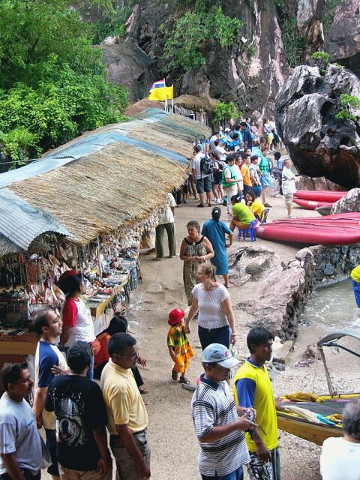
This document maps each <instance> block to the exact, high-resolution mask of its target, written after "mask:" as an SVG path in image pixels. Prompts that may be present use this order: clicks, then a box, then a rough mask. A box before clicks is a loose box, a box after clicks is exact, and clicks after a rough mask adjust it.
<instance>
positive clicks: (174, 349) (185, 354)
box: [167, 308, 194, 383]
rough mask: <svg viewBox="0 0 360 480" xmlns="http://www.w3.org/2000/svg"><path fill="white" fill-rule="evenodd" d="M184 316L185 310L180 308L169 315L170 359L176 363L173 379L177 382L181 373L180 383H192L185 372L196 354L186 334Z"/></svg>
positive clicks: (168, 343)
mask: <svg viewBox="0 0 360 480" xmlns="http://www.w3.org/2000/svg"><path fill="white" fill-rule="evenodd" d="M184 315H185V312H184V310H179V309H178V308H174V309H173V310H171V312H170V313H169V320H168V324H169V325H170V328H169V332H168V336H167V345H168V348H169V353H170V357H171V358H172V359H173V361H174V367H173V369H172V372H171V377H172V379H173V380H177V379H178V374H179V373H180V380H179V382H180V383H190V382H189V380H188V379H187V378H186V377H185V371H186V369H187V368H188V366H189V365H190V358H191V357H193V356H194V352H193V350H192V348H191V345H190V343H189V340H188V338H187V336H186V333H185V326H184V323H183V318H184Z"/></svg>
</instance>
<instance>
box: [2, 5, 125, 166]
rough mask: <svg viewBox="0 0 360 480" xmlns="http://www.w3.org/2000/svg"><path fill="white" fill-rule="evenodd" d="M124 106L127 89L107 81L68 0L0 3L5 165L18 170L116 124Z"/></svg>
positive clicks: (98, 54) (96, 51)
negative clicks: (47, 152)
mask: <svg viewBox="0 0 360 480" xmlns="http://www.w3.org/2000/svg"><path fill="white" fill-rule="evenodd" d="M88 1H92V2H95V3H96V2H98V1H99V0H88ZM126 103H127V92H126V90H125V89H124V88H123V87H121V86H114V85H111V84H109V83H107V81H106V76H105V68H104V65H103V63H102V59H101V50H100V49H99V48H94V47H93V46H92V44H91V38H90V30H89V28H88V25H87V24H86V23H84V22H83V21H82V19H81V17H80V16H79V14H78V13H77V12H76V11H75V10H74V9H73V8H72V5H71V2H70V0H36V1H24V0H3V1H2V2H1V3H0V132H1V139H0V144H1V148H2V152H3V153H5V155H7V158H8V161H13V162H14V165H18V164H21V163H22V162H24V161H25V160H26V159H29V158H34V157H37V156H39V155H40V154H41V152H42V151H44V150H47V149H49V148H54V147H57V146H58V145H60V144H62V143H64V142H67V141H69V140H70V139H71V138H73V137H74V136H76V135H78V134H80V133H81V132H83V131H86V130H92V129H94V128H97V127H99V126H101V125H104V124H106V123H113V122H118V121H121V119H122V118H124V112H125V108H126Z"/></svg>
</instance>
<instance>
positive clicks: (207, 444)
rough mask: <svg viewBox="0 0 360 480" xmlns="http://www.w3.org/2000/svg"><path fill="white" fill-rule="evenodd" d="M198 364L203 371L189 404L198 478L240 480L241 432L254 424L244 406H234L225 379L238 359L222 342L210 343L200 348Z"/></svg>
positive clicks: (244, 451) (246, 458)
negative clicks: (198, 445) (201, 353)
mask: <svg viewBox="0 0 360 480" xmlns="http://www.w3.org/2000/svg"><path fill="white" fill-rule="evenodd" d="M202 364H203V367H204V370H205V373H204V374H202V375H201V377H200V382H199V385H198V388H197V389H196V391H195V393H194V396H193V399H192V403H191V407H192V416H193V421H194V425H195V432H196V435H197V437H198V439H199V444H200V453H199V457H198V464H199V470H200V473H201V476H202V479H203V480H242V478H243V469H242V466H243V465H244V464H247V463H248V462H249V461H250V457H249V452H248V449H247V446H246V441H245V435H244V431H247V430H249V429H252V428H254V427H255V426H256V425H255V424H254V423H252V422H251V421H250V420H249V419H248V418H247V417H246V416H247V414H248V413H249V412H248V411H247V410H246V409H243V408H242V407H236V406H235V402H234V397H233V395H232V393H231V391H230V389H229V386H228V384H227V382H226V380H228V378H229V374H230V369H231V368H232V367H234V366H236V365H237V364H238V361H237V359H236V358H234V357H232V355H231V352H230V351H229V350H228V349H227V348H226V347H225V346H224V345H220V344H218V343H212V344H211V345H209V346H208V347H206V348H205V350H204V351H203V355H202Z"/></svg>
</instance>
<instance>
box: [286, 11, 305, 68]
mask: <svg viewBox="0 0 360 480" xmlns="http://www.w3.org/2000/svg"><path fill="white" fill-rule="evenodd" d="M280 26H281V29H282V34H283V42H284V51H285V55H286V58H287V61H288V63H289V65H290V67H293V68H294V67H296V66H297V65H300V64H301V63H302V60H303V56H304V53H305V48H306V36H305V35H302V34H300V33H299V31H298V29H297V21H296V18H289V17H287V16H285V15H284V16H283V18H282V20H281V21H280Z"/></svg>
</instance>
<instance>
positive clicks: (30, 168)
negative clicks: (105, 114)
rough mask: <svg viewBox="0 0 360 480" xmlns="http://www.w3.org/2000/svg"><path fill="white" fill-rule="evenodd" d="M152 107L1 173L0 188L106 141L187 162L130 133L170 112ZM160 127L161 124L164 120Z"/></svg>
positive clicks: (97, 148) (50, 168)
mask: <svg viewBox="0 0 360 480" xmlns="http://www.w3.org/2000/svg"><path fill="white" fill-rule="evenodd" d="M153 110H154V111H155V113H154V112H153V111H151V112H150V113H151V115H150V114H149V113H148V114H147V116H146V118H144V119H140V120H138V119H136V120H132V121H130V122H125V123H119V124H114V125H108V126H106V127H103V128H101V129H98V130H96V131H95V132H94V133H91V132H89V133H87V134H86V135H83V136H82V137H79V138H76V139H74V140H72V141H71V142H69V143H67V144H65V145H63V146H61V147H59V148H57V149H56V150H55V151H54V152H53V153H49V154H47V155H46V156H45V157H42V158H39V159H38V160H35V161H34V162H32V163H29V164H28V165H25V166H24V167H21V168H19V169H17V170H11V171H9V172H5V173H2V174H0V188H4V187H7V186H9V185H11V184H12V183H15V182H21V181H23V180H26V179H28V178H34V177H36V176H37V175H41V174H43V173H47V172H51V171H53V170H55V169H57V168H59V167H62V166H63V165H67V164H68V163H70V162H73V161H74V160H78V159H79V158H83V157H86V156H87V155H91V154H93V153H95V152H97V151H100V150H101V149H102V148H104V147H105V146H106V145H109V144H110V143H113V142H118V143H122V144H124V150H126V146H127V145H131V146H134V147H136V148H139V149H140V150H143V151H145V152H148V153H149V154H155V155H161V156H162V157H165V158H167V159H169V160H172V161H174V162H176V163H180V164H182V165H186V164H187V163H188V161H187V158H186V157H185V156H184V155H179V154H178V153H175V152H173V151H172V150H169V149H168V148H164V147H162V146H159V145H153V144H151V143H148V142H144V141H141V140H137V139H134V138H131V137H129V136H128V135H129V133H130V132H131V130H132V129H133V128H134V127H135V126H139V125H141V124H144V123H145V124H146V123H151V122H159V123H160V122H165V121H166V119H167V116H169V114H168V113H167V112H163V111H160V112H159V111H158V110H157V109H153ZM159 128H161V123H160V125H159ZM195 132H196V131H195V130H194V138H195Z"/></svg>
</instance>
